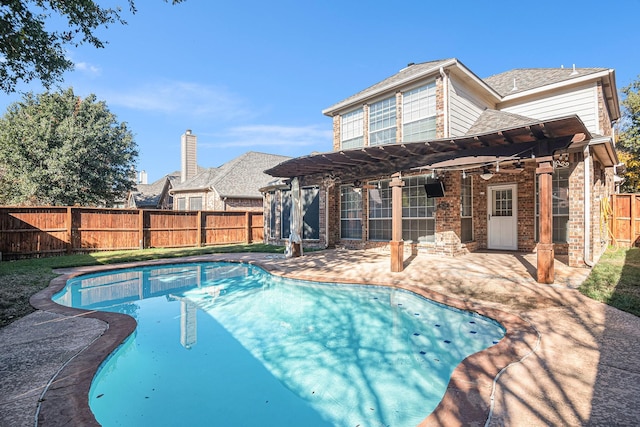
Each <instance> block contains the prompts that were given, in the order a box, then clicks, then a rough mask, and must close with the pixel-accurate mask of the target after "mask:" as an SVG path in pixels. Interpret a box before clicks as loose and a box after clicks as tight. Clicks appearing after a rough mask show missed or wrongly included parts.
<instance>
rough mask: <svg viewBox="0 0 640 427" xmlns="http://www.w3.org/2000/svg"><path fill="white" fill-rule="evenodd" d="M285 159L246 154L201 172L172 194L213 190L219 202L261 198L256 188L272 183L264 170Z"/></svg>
mask: <svg viewBox="0 0 640 427" xmlns="http://www.w3.org/2000/svg"><path fill="white" fill-rule="evenodd" d="M289 159H291V157H287V156H280V155H277V154H266V153H258V152H254V151H249V152H247V153H244V154H243V155H241V156H239V157H236V158H235V159H232V160H230V161H228V162H227V163H225V164H223V165H222V166H220V167H218V168H209V169H205V170H203V171H202V172H200V173H198V174H197V175H196V176H194V177H193V178H191V179H189V180H187V181H185V182H183V183H181V184H179V185H176V186H175V187H174V192H180V191H183V192H184V191H193V190H201V191H209V190H211V189H213V190H215V191H216V192H217V193H218V196H219V197H221V198H224V197H231V198H261V197H262V194H261V193H260V191H259V188H261V187H264V186H265V185H267V184H268V183H269V181H270V180H272V179H273V178H272V177H271V176H269V175H267V174H265V173H264V170H265V169H269V168H272V167H274V166H276V165H278V164H279V163H282V162H284V161H285V160H289Z"/></svg>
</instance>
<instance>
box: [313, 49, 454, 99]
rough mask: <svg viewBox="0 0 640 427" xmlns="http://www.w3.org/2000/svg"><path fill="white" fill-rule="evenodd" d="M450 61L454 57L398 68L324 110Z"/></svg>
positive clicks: (363, 96)
mask: <svg viewBox="0 0 640 427" xmlns="http://www.w3.org/2000/svg"><path fill="white" fill-rule="evenodd" d="M451 61H455V58H449V59H440V60H437V61H429V62H421V63H419V64H410V65H409V66H407V67H405V68H403V69H402V70H400V71H399V72H397V73H396V74H394V75H393V76H391V77H387V78H386V79H384V80H382V81H381V82H378V83H376V84H374V85H373V86H370V87H368V88H366V89H364V90H361V91H360V92H358V93H356V94H355V95H352V96H350V97H348V98H346V99H344V100H342V101H340V102H338V103H336V104H334V105H332V106H331V107H329V108H327V109H325V111H330V110H333V109H334V108H336V107H338V106H339V105H341V104H349V103H350V102H351V101H352V100H355V99H360V98H366V97H367V96H369V95H374V94H376V93H377V92H378V91H381V90H383V89H388V88H390V87H393V86H394V85H396V84H400V83H401V82H404V81H405V80H410V79H411V78H412V77H415V76H418V75H420V74H424V73H426V72H428V71H431V70H434V69H438V68H440V66H441V65H443V64H445V63H447V62H451Z"/></svg>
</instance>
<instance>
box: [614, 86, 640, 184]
mask: <svg viewBox="0 0 640 427" xmlns="http://www.w3.org/2000/svg"><path fill="white" fill-rule="evenodd" d="M622 93H623V94H624V95H625V99H624V100H623V101H622V107H623V114H622V121H621V123H620V137H619V138H618V144H617V148H618V150H619V152H620V160H622V161H623V162H624V163H625V166H626V169H627V171H626V173H625V174H624V178H625V182H624V183H623V185H622V187H621V191H623V192H626V193H639V192H640V76H639V78H638V80H635V81H634V82H633V83H631V84H630V85H629V86H626V87H624V88H622Z"/></svg>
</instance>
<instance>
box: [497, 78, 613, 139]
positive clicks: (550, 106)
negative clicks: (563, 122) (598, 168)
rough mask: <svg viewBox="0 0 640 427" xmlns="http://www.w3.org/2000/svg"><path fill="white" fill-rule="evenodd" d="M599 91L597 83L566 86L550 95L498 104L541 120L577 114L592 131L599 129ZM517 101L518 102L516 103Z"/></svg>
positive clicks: (598, 131) (500, 107) (507, 109)
mask: <svg viewBox="0 0 640 427" xmlns="http://www.w3.org/2000/svg"><path fill="white" fill-rule="evenodd" d="M597 98H598V91H597V86H596V84H595V83H588V84H586V85H583V86H578V87H573V88H565V89H562V90H559V91H558V92H556V93H554V94H552V95H549V94H546V95H539V96H537V97H535V98H528V99H527V100H525V101H524V102H523V101H517V100H516V101H510V102H509V103H504V104H501V105H499V106H498V108H499V109H500V110H502V111H507V112H509V113H515V114H520V115H522V116H526V117H531V118H534V119H539V120H546V119H553V118H556V117H564V116H569V115H572V114H577V115H578V117H580V119H581V120H582V121H583V122H584V124H585V126H586V127H587V129H589V131H590V132H594V133H600V132H601V131H600V129H598V113H597V111H598V100H597ZM516 102H517V104H516Z"/></svg>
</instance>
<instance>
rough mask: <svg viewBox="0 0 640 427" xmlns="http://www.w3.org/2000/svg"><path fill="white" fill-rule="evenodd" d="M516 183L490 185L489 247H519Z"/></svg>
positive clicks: (512, 248)
mask: <svg viewBox="0 0 640 427" xmlns="http://www.w3.org/2000/svg"><path fill="white" fill-rule="evenodd" d="M516 190H517V186H516V184H507V185H493V186H490V187H489V191H488V193H489V198H488V199H489V206H488V212H489V215H488V216H489V218H488V227H487V234H488V238H487V248H489V249H502V250H511V251H515V250H517V249H518V197H517V194H518V192H517V191H516Z"/></svg>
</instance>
